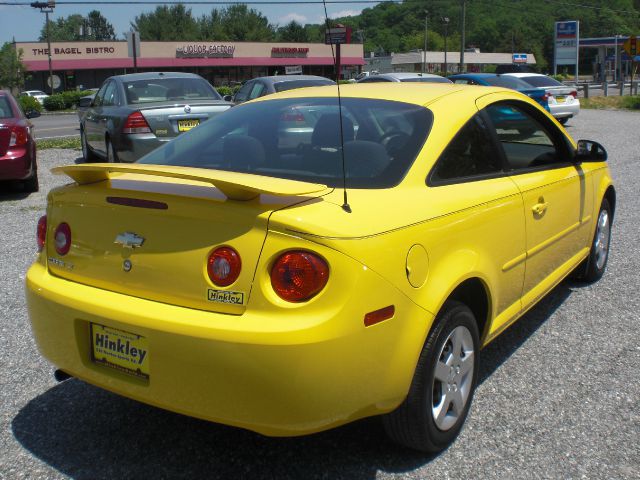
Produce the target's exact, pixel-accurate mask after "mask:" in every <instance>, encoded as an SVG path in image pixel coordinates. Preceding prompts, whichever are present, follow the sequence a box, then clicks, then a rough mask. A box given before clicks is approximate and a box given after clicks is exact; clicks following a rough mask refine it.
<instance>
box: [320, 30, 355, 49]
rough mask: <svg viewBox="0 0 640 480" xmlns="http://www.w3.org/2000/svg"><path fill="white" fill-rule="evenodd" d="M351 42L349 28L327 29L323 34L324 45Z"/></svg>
mask: <svg viewBox="0 0 640 480" xmlns="http://www.w3.org/2000/svg"><path fill="white" fill-rule="evenodd" d="M350 42H351V28H350V27H335V28H327V29H326V30H325V32H324V43H325V44H326V45H331V44H333V45H340V44H342V43H350Z"/></svg>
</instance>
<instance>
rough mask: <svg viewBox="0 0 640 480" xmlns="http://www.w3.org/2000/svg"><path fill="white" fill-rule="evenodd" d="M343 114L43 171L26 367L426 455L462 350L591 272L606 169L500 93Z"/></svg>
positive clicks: (288, 96)
mask: <svg viewBox="0 0 640 480" xmlns="http://www.w3.org/2000/svg"><path fill="white" fill-rule="evenodd" d="M341 94H342V98H341V102H340V103H338V98H337V90H336V88H335V87H322V88H309V89H302V90H293V91H290V92H285V93H282V94H278V95H273V96H269V97H268V98H265V99H262V100H259V101H255V102H248V103H246V104H243V105H241V106H238V107H234V108H233V109H231V110H229V111H228V112H225V113H224V114H222V115H220V116H218V117H216V118H215V119H212V120H210V121H208V122H206V123H204V124H202V125H200V126H199V127H197V128H195V129H193V130H192V131H190V132H188V133H185V134H184V135H182V136H181V137H179V138H177V139H176V140H174V141H172V142H170V143H169V144H167V145H166V146H164V147H162V148H161V149H159V150H157V151H155V152H153V153H151V154H149V155H147V156H146V157H144V158H143V159H142V160H141V161H139V162H138V163H134V164H131V165H126V166H125V165H117V164H86V165H72V166H67V167H62V168H59V169H58V171H57V172H56V173H59V174H62V175H67V176H68V177H70V179H72V180H73V182H72V183H70V184H68V185H66V186H64V187H61V188H57V189H55V190H53V191H51V192H50V194H49V197H48V206H47V215H46V217H43V218H42V219H41V220H40V223H39V225H38V240H39V247H40V254H39V256H38V259H37V261H36V262H35V263H34V264H33V266H32V267H31V268H30V269H29V272H28V274H27V280H26V291H27V300H28V307H29V313H30V317H31V322H32V325H33V332H34V335H35V338H36V341H37V343H38V346H39V348H40V350H41V352H42V354H43V355H44V356H45V357H46V358H47V359H48V360H49V361H50V362H51V363H53V364H54V365H55V366H56V367H57V368H58V369H60V370H62V371H64V372H65V373H66V374H68V375H71V376H74V377H77V378H80V379H82V380H84V381H86V382H89V383H92V384H94V385H97V386H99V387H102V388H105V389H108V390H110V391H113V392H115V393H118V394H120V395H123V396H126V397H130V398H133V399H136V400H139V401H142V402H145V403H149V404H152V405H156V406H159V407H162V408H165V409H168V410H172V411H175V412H179V413H183V414H186V415H191V416H195V417H199V418H203V419H207V420H211V421H215V422H220V423H224V424H229V425H234V426H238V427H242V428H247V429H250V430H253V431H256V432H260V433H262V434H265V435H301V434H308V433H313V432H317V431H321V430H324V429H327V428H331V427H334V426H337V425H340V424H344V423H347V422H350V421H353V420H355V419H358V418H362V417H366V416H372V415H379V414H384V422H385V427H386V428H387V431H388V432H389V434H390V435H391V437H392V438H393V439H395V440H396V441H398V442H400V443H402V444H404V445H407V446H409V447H412V448H417V449H420V450H428V451H437V450H440V449H442V448H444V447H446V445H447V444H448V443H450V442H451V441H452V440H453V439H454V438H455V436H456V435H457V434H458V432H459V431H460V429H461V428H462V424H463V423H464V419H465V417H466V415H467V412H468V409H469V405H470V403H471V399H472V397H473V390H474V388H475V385H476V382H477V372H478V358H477V352H478V351H479V349H480V348H481V347H482V346H483V345H485V344H486V343H488V342H489V341H491V340H492V339H493V338H495V337H496V336H497V335H498V334H499V333H500V332H501V331H503V330H504V329H505V328H506V327H507V326H509V325H510V324H511V323H513V322H514V321H515V320H516V319H517V318H518V317H520V316H521V315H522V314H523V313H524V312H526V310H528V309H529V308H530V307H531V306H532V305H534V304H535V302H536V301H537V300H539V299H540V298H541V297H542V296H543V295H544V294H545V293H546V292H548V291H549V290H550V289H551V288H553V286H555V285H556V284H557V283H558V282H560V281H561V280H562V279H563V278H564V277H565V276H567V275H569V274H571V273H572V272H573V273H574V274H575V275H578V276H581V277H583V278H585V279H587V280H590V281H592V280H596V279H597V278H599V276H600V275H602V273H603V272H604V268H605V266H606V258H607V253H608V245H609V236H610V223H611V220H612V218H613V212H614V209H615V192H614V190H613V187H612V181H611V178H610V175H609V171H608V168H607V166H606V163H604V160H605V159H606V153H605V152H604V149H602V147H601V146H600V145H599V144H597V143H595V142H590V143H584V142H579V143H578V144H576V143H575V142H574V141H573V140H572V139H571V138H570V137H569V136H568V135H567V134H566V132H565V131H564V129H562V127H561V126H560V125H559V124H558V123H557V122H556V121H555V120H553V118H552V117H550V116H549V115H548V114H547V113H546V112H544V111H543V110H542V109H540V108H539V107H538V106H537V105H536V104H535V103H534V102H532V101H530V100H529V99H528V98H526V97H525V96H523V95H520V94H518V93H516V92H510V91H506V90H502V89H493V88H485V87H478V88H475V87H461V86H458V85H436V84H434V85H405V84H400V85H384V86H379V85H373V84H372V85H350V86H345V87H342V88H341ZM536 128H537V130H536ZM532 129H533V130H532ZM463 140H464V141H463ZM529 157H531V158H529ZM510 162H511V163H510ZM603 212H604V215H603Z"/></svg>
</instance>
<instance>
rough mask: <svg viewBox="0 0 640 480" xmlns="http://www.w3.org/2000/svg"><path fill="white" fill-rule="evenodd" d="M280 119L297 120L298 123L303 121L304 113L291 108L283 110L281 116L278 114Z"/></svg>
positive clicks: (284, 120) (285, 120)
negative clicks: (286, 110)
mask: <svg viewBox="0 0 640 480" xmlns="http://www.w3.org/2000/svg"><path fill="white" fill-rule="evenodd" d="M280 120H282V121H283V122H298V123H304V121H305V120H304V115H303V114H302V113H301V112H300V111H298V110H296V109H291V110H290V111H288V112H284V113H283V114H282V115H281V116H280Z"/></svg>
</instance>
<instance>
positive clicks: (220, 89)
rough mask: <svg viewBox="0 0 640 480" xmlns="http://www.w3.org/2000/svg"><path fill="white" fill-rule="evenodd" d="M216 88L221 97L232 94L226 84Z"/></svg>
mask: <svg viewBox="0 0 640 480" xmlns="http://www.w3.org/2000/svg"><path fill="white" fill-rule="evenodd" d="M216 90H217V91H218V93H219V94H220V95H222V96H223V97H224V96H225V95H233V89H232V88H231V87H227V86H226V85H222V86H220V87H216Z"/></svg>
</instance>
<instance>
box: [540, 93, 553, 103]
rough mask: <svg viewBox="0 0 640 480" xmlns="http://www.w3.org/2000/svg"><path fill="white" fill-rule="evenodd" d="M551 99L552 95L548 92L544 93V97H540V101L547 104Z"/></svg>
mask: <svg viewBox="0 0 640 480" xmlns="http://www.w3.org/2000/svg"><path fill="white" fill-rule="evenodd" d="M551 97H553V95H551V94H550V93H549V92H544V95H542V100H544V101H545V102H548V101H549V99H550V98H551Z"/></svg>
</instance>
